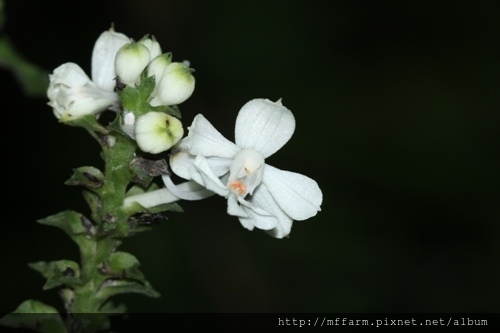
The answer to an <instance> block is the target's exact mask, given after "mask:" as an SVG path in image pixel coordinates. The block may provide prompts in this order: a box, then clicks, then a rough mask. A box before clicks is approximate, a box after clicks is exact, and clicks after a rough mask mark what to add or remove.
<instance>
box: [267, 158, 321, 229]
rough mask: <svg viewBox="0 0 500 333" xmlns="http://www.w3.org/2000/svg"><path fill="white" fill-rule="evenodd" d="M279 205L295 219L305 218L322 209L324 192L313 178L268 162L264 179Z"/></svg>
mask: <svg viewBox="0 0 500 333" xmlns="http://www.w3.org/2000/svg"><path fill="white" fill-rule="evenodd" d="M262 183H264V184H265V185H266V186H267V188H268V189H269V192H271V194H272V196H273V198H274V200H276V202H277V203H278V205H279V206H280V207H281V209H283V210H284V211H285V213H286V214H287V215H289V216H290V217H291V218H292V219H294V220H305V219H308V218H310V217H312V216H314V215H316V213H317V212H318V211H320V210H321V209H320V206H321V203H322V202H323V194H322V192H321V190H320V188H319V186H318V184H317V183H316V181H314V180H313V179H311V178H309V177H306V176H304V175H301V174H299V173H295V172H290V171H284V170H280V169H277V168H275V167H272V166H270V165H269V164H266V169H265V171H264V179H263V180H262Z"/></svg>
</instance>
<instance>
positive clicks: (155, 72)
mask: <svg viewBox="0 0 500 333" xmlns="http://www.w3.org/2000/svg"><path fill="white" fill-rule="evenodd" d="M171 63H172V53H170V52H169V53H164V54H161V55H159V56H157V57H156V58H154V59H153V61H151V62H150V63H149V65H148V76H154V77H155V88H154V90H153V92H152V96H156V92H157V91H158V83H160V80H161V78H162V77H163V73H165V70H166V69H167V66H168V65H170V64H171Z"/></svg>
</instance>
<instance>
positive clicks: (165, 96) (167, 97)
mask: <svg viewBox="0 0 500 333" xmlns="http://www.w3.org/2000/svg"><path fill="white" fill-rule="evenodd" d="M192 71H193V70H192V69H191V68H189V67H188V66H186V65H185V64H184V63H182V62H172V63H171V64H169V65H167V66H166V68H165V70H164V71H163V73H162V75H161V78H159V81H158V80H157V82H158V84H157V88H155V92H156V96H154V98H153V99H152V100H151V102H150V103H151V105H152V106H158V105H177V104H181V103H182V102H184V101H186V100H187V99H188V98H189V97H191V95H192V94H193V91H194V86H195V78H194V76H193V74H192Z"/></svg>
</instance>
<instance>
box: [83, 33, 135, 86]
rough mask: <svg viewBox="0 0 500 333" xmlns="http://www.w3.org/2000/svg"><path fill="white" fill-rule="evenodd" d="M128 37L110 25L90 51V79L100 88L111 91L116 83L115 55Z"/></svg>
mask: <svg viewBox="0 0 500 333" xmlns="http://www.w3.org/2000/svg"><path fill="white" fill-rule="evenodd" d="M127 43H130V38H129V37H127V36H126V35H124V34H122V33H118V32H115V29H114V28H113V27H111V28H110V29H109V30H107V31H104V32H103V33H101V35H100V36H99V38H97V41H96V42H95V44H94V50H93V51H92V81H94V83H95V84H96V85H97V86H98V87H99V88H101V89H104V90H107V91H113V90H114V88H115V85H116V71H115V57H116V53H117V52H118V50H119V49H120V48H121V47H122V46H123V45H125V44H127Z"/></svg>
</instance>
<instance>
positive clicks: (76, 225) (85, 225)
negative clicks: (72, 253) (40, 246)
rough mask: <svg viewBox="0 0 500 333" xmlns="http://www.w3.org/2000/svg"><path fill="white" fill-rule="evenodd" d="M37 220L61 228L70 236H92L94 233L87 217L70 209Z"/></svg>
mask: <svg viewBox="0 0 500 333" xmlns="http://www.w3.org/2000/svg"><path fill="white" fill-rule="evenodd" d="M37 222H38V223H41V224H45V225H50V226H54V227H57V228H59V229H62V230H63V231H64V232H66V233H67V234H68V235H69V236H70V237H71V238H74V237H73V236H78V235H84V236H94V235H95V233H96V230H95V227H94V225H93V224H92V222H91V221H90V220H89V219H87V218H86V217H85V216H83V215H82V214H80V213H78V212H75V211H72V210H66V211H63V212H60V213H57V214H54V215H51V216H48V217H46V218H43V219H40V220H38V221H37Z"/></svg>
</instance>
